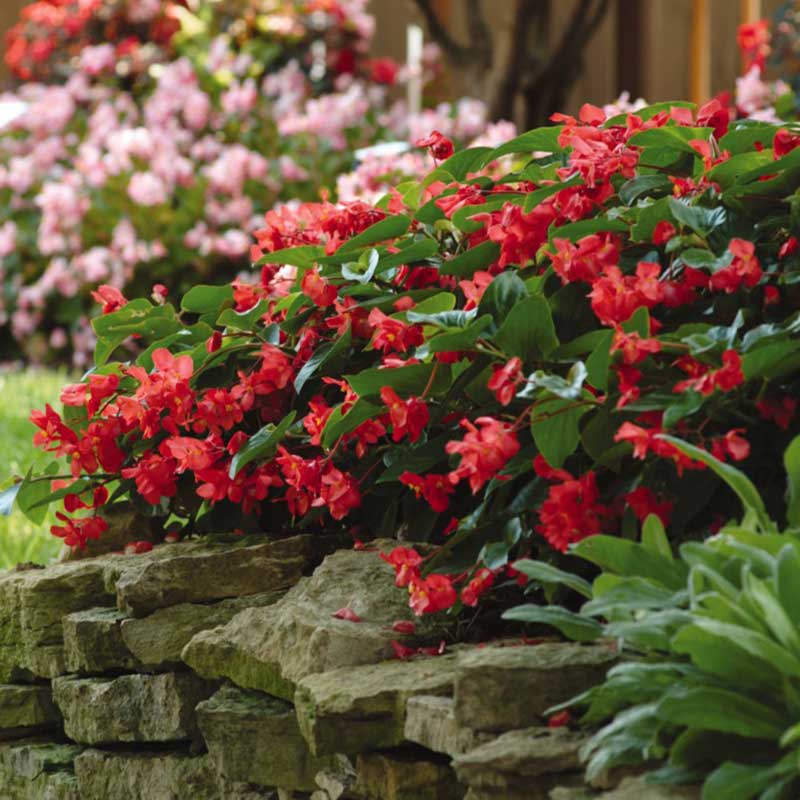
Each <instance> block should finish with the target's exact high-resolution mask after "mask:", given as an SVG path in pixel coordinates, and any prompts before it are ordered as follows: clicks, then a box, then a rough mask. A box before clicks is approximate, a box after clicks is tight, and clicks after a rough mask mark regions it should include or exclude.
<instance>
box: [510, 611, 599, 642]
mask: <svg viewBox="0 0 800 800" xmlns="http://www.w3.org/2000/svg"><path fill="white" fill-rule="evenodd" d="M503 619H510V620H514V621H516V622H536V623H539V624H541V625H552V626H553V627H554V628H558V630H560V631H561V633H563V634H564V636H566V637H567V638H568V639H572V640H574V641H576V642H591V641H593V640H595V639H598V638H599V637H600V636H601V635H602V633H603V626H602V625H600V623H599V622H597V621H596V620H593V619H590V618H589V617H582V616H581V615H580V614H574V613H573V612H572V611H567V610H566V609H565V608H561V607H560V606H536V605H532V604H531V605H524V606H517V607H516V608H511V609H509V610H508V611H506V612H505V613H504V614H503Z"/></svg>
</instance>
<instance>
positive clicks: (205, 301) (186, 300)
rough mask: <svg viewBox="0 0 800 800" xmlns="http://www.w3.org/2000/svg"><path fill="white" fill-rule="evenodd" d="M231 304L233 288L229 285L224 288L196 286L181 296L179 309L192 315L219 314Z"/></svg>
mask: <svg viewBox="0 0 800 800" xmlns="http://www.w3.org/2000/svg"><path fill="white" fill-rule="evenodd" d="M231 303H233V287H232V286H231V285H230V284H226V285H224V286H205V285H203V284H198V285H197V286H193V287H192V288H191V289H189V291H188V292H186V294H185V295H184V296H183V299H182V300H181V308H182V309H183V310H184V311H189V312H191V313H193V314H210V313H212V312H219V311H220V309H222V308H223V307H224V306H226V305H230V304H231Z"/></svg>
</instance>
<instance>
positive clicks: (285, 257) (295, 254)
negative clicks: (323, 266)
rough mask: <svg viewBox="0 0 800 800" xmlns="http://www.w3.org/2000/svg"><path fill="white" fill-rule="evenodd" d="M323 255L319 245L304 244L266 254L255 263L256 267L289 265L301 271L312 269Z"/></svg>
mask: <svg viewBox="0 0 800 800" xmlns="http://www.w3.org/2000/svg"><path fill="white" fill-rule="evenodd" d="M324 255H325V248H324V247H320V246H319V245H311V244H304V245H301V246H300V247H286V248H284V249H283V250H276V251H275V252H274V253H267V254H266V255H265V256H262V257H261V258H259V259H258V261H256V265H257V266H259V267H260V266H262V265H264V264H289V265H290V266H293V267H300V268H301V269H312V268H313V267H314V264H316V263H317V261H319V260H321V259H322V258H323V257H324Z"/></svg>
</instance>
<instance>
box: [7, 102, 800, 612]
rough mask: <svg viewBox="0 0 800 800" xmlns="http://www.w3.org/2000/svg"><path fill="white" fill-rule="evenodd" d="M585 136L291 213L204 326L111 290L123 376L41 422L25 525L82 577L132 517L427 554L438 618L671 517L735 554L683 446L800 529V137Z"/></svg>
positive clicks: (409, 579)
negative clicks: (71, 556)
mask: <svg viewBox="0 0 800 800" xmlns="http://www.w3.org/2000/svg"><path fill="white" fill-rule="evenodd" d="M555 121H556V122H557V123H558V124H557V125H555V126H553V127H548V128H541V129H537V130H534V131H530V132H528V133H526V134H523V135H522V136H520V137H518V138H515V139H513V140H511V141H509V142H505V143H503V144H501V145H499V146H497V147H475V148H470V149H466V150H461V151H459V152H456V153H455V154H454V155H452V156H450V157H447V158H446V160H444V161H440V160H439V159H440V158H441V157H444V156H446V155H447V154H448V153H450V152H452V142H451V141H450V140H449V139H448V138H447V137H446V136H444V135H442V133H441V132H433V133H431V134H430V135H429V136H427V137H425V139H426V141H427V142H428V147H429V150H430V153H431V156H433V158H432V163H431V166H434V167H435V168H434V169H433V171H432V172H430V173H429V174H428V175H427V176H426V177H425V178H423V179H422V180H417V181H405V182H403V183H401V184H399V185H397V186H395V187H393V188H392V189H391V190H390V191H389V192H388V193H387V194H386V195H384V197H382V198H381V199H380V200H379V201H378V202H377V203H376V204H370V203H366V202H364V201H359V200H355V201H350V202H338V203H332V202H329V201H324V202H306V203H294V204H286V205H283V206H281V207H279V208H276V209H273V210H270V211H269V212H268V213H267V214H266V216H265V218H264V221H263V222H262V223H261V225H260V226H259V228H258V229H257V230H256V231H255V234H254V241H255V244H254V247H253V251H252V255H253V257H254V258H255V259H257V260H256V265H257V266H258V267H260V268H261V273H260V277H258V278H256V277H255V276H252V277H250V278H241V279H236V280H234V281H232V282H230V283H225V284H222V285H208V284H204V283H201V282H200V281H197V282H196V285H194V286H193V287H192V288H191V289H190V290H189V291H188V292H187V293H186V294H185V295H184V296H183V298H182V300H181V301H180V303H178V301H177V300H173V295H170V296H169V297H168V298H167V299H166V301H165V299H164V296H163V292H162V291H161V290H159V291H158V292H157V293H156V294H155V296H154V297H153V298H152V299H148V298H147V297H144V296H142V297H138V298H136V299H130V300H129V299H127V298H126V297H125V296H124V295H123V294H122V293H121V292H120V291H119V290H118V289H115V288H114V287H112V286H103V287H101V288H100V289H99V290H98V291H97V292H96V293H95V295H96V299H97V300H98V301H99V302H101V303H102V304H103V311H104V312H105V313H104V315H103V316H101V317H99V318H97V319H96V320H95V321H94V324H93V327H94V331H95V334H96V336H97V345H96V348H95V354H94V362H95V363H94V368H93V369H92V370H90V372H89V373H88V374H87V375H86V377H85V378H84V379H83V380H82V381H81V382H80V383H78V384H75V385H71V386H68V387H66V388H65V389H64V392H63V394H62V398H61V400H62V403H63V406H64V408H63V411H60V412H59V411H57V410H56V409H54V408H52V407H50V406H48V407H47V408H45V409H44V410H40V411H36V412H34V414H33V416H32V419H33V421H34V423H35V424H36V426H37V428H38V433H37V437H36V442H37V444H38V445H39V446H41V447H42V448H43V449H44V450H46V451H47V452H49V453H52V455H53V458H54V461H53V463H52V464H51V465H50V466H49V467H47V468H46V469H45V470H44V472H43V473H42V474H41V475H38V476H28V477H27V478H26V479H25V480H23V481H22V482H20V483H17V484H16V485H15V486H14V487H12V488H11V489H10V490H8V493H7V494H6V496H5V497H4V498H3V505H4V506H5V507H7V506H8V505H9V501H10V500H11V499H12V498H16V501H17V502H18V503H19V505H20V507H21V508H22V509H23V510H28V511H29V512H31V511H32V512H34V513H35V511H36V510H40V509H41V508H42V507H44V506H45V505H46V504H48V503H51V502H56V501H63V504H64V510H63V511H60V512H59V513H60V514H61V515H62V516H61V517H60V524H59V525H57V526H56V527H55V528H54V530H53V532H54V534H55V535H56V536H59V537H61V538H63V539H64V541H65V542H66V543H67V544H69V545H71V546H75V547H81V546H83V545H84V544H85V542H86V541H87V540H90V539H95V538H98V537H101V536H102V535H103V532H104V530H105V527H106V522H105V517H104V514H105V513H106V509H107V508H108V507H109V504H110V505H111V506H112V507H113V504H114V503H116V502H120V501H123V500H124V501H129V502H131V503H133V504H134V506H135V507H136V508H138V509H139V510H140V511H141V512H142V513H145V514H148V515H152V516H155V517H158V518H160V519H161V520H162V521H163V522H164V525H165V529H167V530H169V531H170V534H171V535H173V536H174V535H181V536H183V535H190V534H196V533H203V532H209V531H216V530H219V529H221V528H224V529H226V530H230V529H238V530H241V531H265V532H267V533H268V534H270V535H280V534H281V533H282V532H285V531H286V530H289V529H291V530H301V529H310V530H320V529H327V530H336V529H339V530H346V531H349V532H350V534H351V535H352V537H353V539H354V540H355V541H356V542H357V543H358V542H366V541H368V540H369V539H371V538H372V537H377V536H386V535H390V536H396V535H398V534H399V535H400V536H401V537H403V538H404V539H405V540H406V544H405V545H404V546H402V547H398V548H397V549H395V550H393V551H392V552H390V553H385V554H384V557H385V558H386V560H387V561H388V562H389V563H390V564H391V565H392V566H393V567H394V568H395V572H396V582H397V585H398V586H401V587H405V588H407V590H408V592H409V602H410V604H411V606H412V607H413V608H414V610H415V611H416V612H417V613H419V614H423V613H429V612H434V611H444V610H449V609H458V608H460V607H462V606H465V605H466V606H473V605H475V604H477V603H478V602H479V601H480V599H481V597H483V596H485V595H487V594H488V593H490V592H498V593H503V592H505V593H506V596H507V593H508V592H509V591H512V590H513V589H514V584H515V583H516V581H517V580H520V579H522V580H523V581H524V575H522V576H520V574H519V572H518V571H517V570H516V568H515V567H514V563H515V562H516V561H517V560H518V559H520V558H523V557H528V556H535V557H539V558H543V559H545V560H547V561H550V562H560V561H561V560H562V559H563V558H564V554H565V553H569V551H570V548H571V547H573V546H574V545H576V544H577V543H579V542H584V546H589V543H590V542H591V540H592V537H595V536H597V535H600V534H605V535H606V537H614V536H622V537H625V538H628V539H632V538H635V537H636V536H637V534H638V531H639V527H640V525H641V524H643V523H644V521H645V520H646V519H647V518H648V516H651V515H655V516H657V517H658V518H660V519H661V521H662V524H664V525H665V526H667V527H668V529H669V530H670V532H671V535H672V536H673V537H674V538H675V539H677V540H681V539H685V538H692V537H697V536H703V535H705V534H707V532H708V531H709V530H715V529H717V528H718V527H719V526H720V525H722V524H723V523H724V521H725V519H726V518H727V516H728V514H729V509H730V507H731V499H732V496H731V494H730V493H729V490H728V489H727V488H726V487H725V485H724V484H723V483H722V482H721V481H720V480H719V479H718V478H717V476H716V474H715V473H714V472H713V471H711V470H708V469H707V462H708V459H705V460H703V459H699V458H695V457H691V455H687V452H686V450H685V449H683V450H682V449H679V448H678V447H677V446H676V445H675V444H674V438H670V437H669V436H668V434H672V436H673V437H674V436H676V435H677V436H679V437H680V438H681V439H683V440H684V441H686V442H689V443H690V444H691V445H693V446H694V447H695V448H699V449H698V450H695V451H692V452H695V453H698V452H699V453H704V454H713V455H714V456H715V457H716V458H717V459H719V460H720V461H722V462H725V463H727V464H728V465H731V464H733V463H735V464H736V465H737V467H738V468H740V469H742V470H743V471H744V472H746V473H747V474H748V475H749V476H750V477H751V479H752V480H753V482H754V483H755V484H756V486H757V487H758V489H759V491H760V492H761V493H762V495H763V498H764V504H765V507H766V508H767V509H768V510H769V512H770V513H772V514H773V515H775V517H776V518H778V517H779V515H780V514H782V513H783V512H782V509H783V505H784V504H783V492H784V489H783V486H784V485H783V483H782V479H779V477H778V476H779V474H780V473H781V472H782V468H781V466H780V459H779V454H780V453H782V452H783V450H784V448H785V445H786V444H787V443H788V442H789V441H790V440H791V437H792V436H793V435H796V434H797V432H798V422H797V417H796V410H797V399H796V398H797V390H798V365H800V339H799V338H798V330H800V328H799V327H798V319H797V312H796V309H797V301H798V295H797V286H798V281H797V278H796V277H795V275H796V273H798V270H800V244H798V240H797V238H796V235H795V231H796V224H795V211H794V210H793V200H792V198H793V197H794V194H795V192H796V190H797V188H798V187H800V147H798V145H800V136H798V135H795V134H793V133H792V132H791V131H790V130H788V129H787V128H783V127H779V126H775V125H771V124H768V123H764V122H754V121H740V122H734V123H731V122H730V121H729V117H728V114H727V112H726V109H725V108H724V107H723V106H722V105H721V104H719V103H718V102H716V101H712V102H711V103H709V104H707V105H705V106H703V107H701V108H694V107H693V106H692V105H691V104H686V103H683V104H662V105H659V106H653V107H648V108H644V109H641V110H640V111H639V112H638V113H637V114H623V115H619V116H615V117H611V118H608V117H607V116H606V114H605V113H604V112H603V111H602V110H601V109H599V108H595V107H592V106H585V107H584V108H583V109H582V110H581V114H580V117H579V119H575V118H572V117H568V116H564V115H556V119H555ZM541 153H547V154H548V155H544V156H542V155H534V154H541ZM508 157H511V159H512V160H511V163H510V165H508V166H507V169H508V170H509V171H507V172H505V173H503V174H497V172H498V171H499V170H500V169H501V167H502V164H503V163H504V159H506V158H508ZM132 335H133V336H135V337H136V338H135V342H136V347H137V352H138V354H137V355H136V356H135V358H131V357H130V355H129V354H126V351H125V350H124V349H122V346H123V345H124V344H125V343H126V342H128V341H129V340H130V337H131V336H132ZM665 437H666V438H665ZM721 469H723V470H724V469H725V467H724V465H723V466H722V467H721ZM602 541H607V538H604V539H603V540H602ZM611 541H612V542H613V541H614V539H613V538H612V539H611ZM415 543H426V546H424V547H421V548H419V549H416V548H415V547H414V545H415ZM609 546H613V545H609ZM546 577H547V576H546V575H545V578H546ZM544 582H545V583H546V580H545V581H544ZM535 587H536V585H534V588H535Z"/></svg>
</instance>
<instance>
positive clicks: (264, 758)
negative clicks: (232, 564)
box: [197, 687, 333, 791]
mask: <svg viewBox="0 0 800 800" xmlns="http://www.w3.org/2000/svg"><path fill="white" fill-rule="evenodd" d="M197 720H198V724H199V726H200V731H201V733H202V734H203V738H204V739H205V742H206V745H207V746H208V751H209V754H210V755H211V758H212V760H213V761H214V763H215V764H216V767H217V771H218V772H219V773H220V775H221V776H223V777H224V778H226V779H227V780H230V781H235V782H239V783H252V784H260V785H262V786H280V787H281V788H284V789H299V790H307V791H311V790H312V789H315V788H317V786H316V783H315V781H314V776H315V775H316V774H317V773H318V772H319V771H321V770H323V769H326V768H328V767H330V766H333V762H332V759H330V758H314V757H313V756H312V755H311V753H310V752H309V749H308V744H307V743H306V741H305V739H304V738H303V737H302V735H301V734H300V728H299V727H298V725H297V717H296V716H295V713H294V707H293V706H292V704H291V703H287V702H286V701H285V700H280V699H278V698H276V697H270V696H269V695H265V694H262V693H261V692H254V691H249V690H245V689H238V688H235V687H224V688H222V689H220V690H219V691H218V692H217V693H216V694H215V695H214V696H213V697H211V698H210V699H208V700H206V701H204V702H202V703H200V705H198V706H197Z"/></svg>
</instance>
